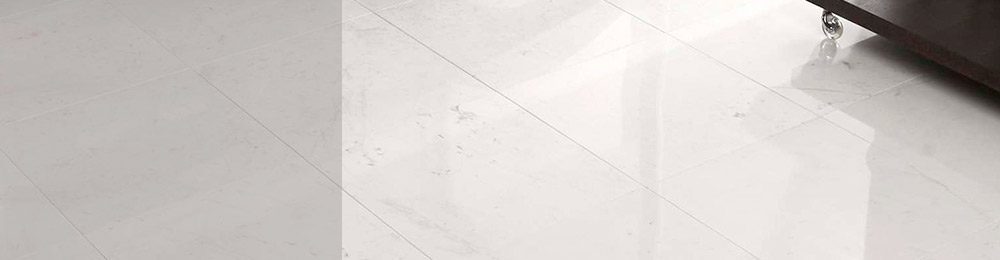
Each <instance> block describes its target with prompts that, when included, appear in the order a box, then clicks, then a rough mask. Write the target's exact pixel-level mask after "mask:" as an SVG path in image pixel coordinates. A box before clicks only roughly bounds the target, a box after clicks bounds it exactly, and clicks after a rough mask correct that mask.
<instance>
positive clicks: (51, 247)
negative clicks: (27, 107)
mask: <svg viewBox="0 0 1000 260" xmlns="http://www.w3.org/2000/svg"><path fill="white" fill-rule="evenodd" d="M56 254H59V255H61V256H63V257H70V258H72V259H102V258H101V256H100V254H99V253H98V252H97V251H96V250H95V249H94V247H92V246H91V245H90V244H89V243H87V241H86V240H85V239H84V238H83V236H81V235H80V233H79V232H77V231H76V230H75V229H73V226H72V224H70V223H69V222H68V221H66V219H65V218H63V217H62V215H61V214H60V213H59V210H57V209H56V208H55V206H53V205H52V204H51V203H49V201H48V200H46V199H45V197H44V196H43V195H42V193H40V192H39V191H38V189H37V188H35V186H34V185H32V184H31V182H30V181H29V180H28V179H26V178H25V177H24V175H22V174H21V173H20V172H19V171H18V170H17V168H15V167H14V165H13V164H11V163H10V161H8V160H7V158H6V157H3V155H0V258H2V259H22V257H23V258H27V259H45V258H48V259H57V258H55V256H56Z"/></svg>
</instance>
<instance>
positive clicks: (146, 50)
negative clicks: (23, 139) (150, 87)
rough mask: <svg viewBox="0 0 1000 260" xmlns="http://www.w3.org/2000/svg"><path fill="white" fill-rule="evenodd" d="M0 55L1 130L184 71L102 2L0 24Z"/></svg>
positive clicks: (86, 0)
mask: <svg viewBox="0 0 1000 260" xmlns="http://www.w3.org/2000/svg"><path fill="white" fill-rule="evenodd" d="M2 9H3V8H0V10H2ZM0 50H3V51H0V61H2V62H0V125H2V124H6V123H10V122H12V121H17V120H20V119H23V118H26V117H30V116H33V115H37V114H41V113H44V112H47V111H51V110H53V109H56V108H59V107H63V106H66V105H69V104H73V103H76V102H80V101H83V100H86V99H88V98H91V97H94V96H96V95H99V94H101V93H106V92H109V91H113V90H116V89H121V88H125V87H129V86H132V85H135V84H138V83H140V82H142V81H145V80H148V79H151V78H153V77H156V76H159V75H163V74H165V73H168V72H171V71H176V70H179V69H181V68H183V65H182V64H181V63H180V62H179V61H177V60H176V59H175V58H173V56H172V55H170V53H168V52H167V51H166V50H163V49H162V48H161V47H160V46H159V45H158V44H157V43H156V42H155V41H154V40H153V39H151V38H149V37H146V36H145V34H144V33H143V32H141V31H139V30H137V29H135V27H134V26H132V25H131V24H129V22H128V21H127V20H126V19H124V17H122V16H119V15H118V14H116V13H115V12H114V11H113V10H112V9H111V8H110V6H109V5H107V4H105V3H104V2H103V1H99V0H78V1H68V2H65V3H59V4H56V5H53V6H49V7H46V8H42V9H40V10H35V11H31V12H29V13H25V14H22V15H16V16H14V17H9V18H7V19H2V20H0Z"/></svg>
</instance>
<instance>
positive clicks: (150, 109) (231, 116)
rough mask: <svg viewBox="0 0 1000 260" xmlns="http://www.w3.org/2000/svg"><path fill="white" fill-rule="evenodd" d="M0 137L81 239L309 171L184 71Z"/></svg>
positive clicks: (23, 125)
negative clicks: (260, 181) (216, 194)
mask: <svg viewBox="0 0 1000 260" xmlns="http://www.w3.org/2000/svg"><path fill="white" fill-rule="evenodd" d="M0 137H2V138H0V145H2V147H4V149H6V150H7V152H8V154H10V156H11V157H12V158H13V160H14V162H15V163H17V164H18V165H19V166H20V167H21V169H23V170H24V171H25V173H26V174H27V175H28V176H31V178H32V179H33V180H34V181H35V182H36V183H37V184H38V185H39V187H40V188H41V189H42V190H43V191H44V192H46V194H48V195H49V197H50V198H51V199H52V200H53V201H54V203H55V204H56V206H57V207H59V208H60V209H62V211H63V212H64V213H65V214H66V215H67V217H68V218H69V219H70V220H71V221H73V222H74V223H75V224H76V225H77V227H79V228H80V229H81V230H82V231H83V232H84V233H85V234H87V233H90V232H94V231H99V230H104V229H106V228H109V227H111V228H113V227H114V225H115V224H116V223H120V222H122V221H126V220H129V219H134V218H135V217H136V216H140V215H142V214H144V213H146V212H149V211H152V210H156V209H159V208H161V207H164V206H165V205H169V204H171V203H175V202H177V201H180V200H184V199H186V198H190V197H191V196H196V195H197V194H203V193H206V192H213V191H215V190H217V189H219V188H220V187H222V186H224V185H227V184H230V183H234V182H238V181H241V180H243V179H246V178H249V177H251V176H258V175H265V176H269V175H274V174H293V173H294V174H298V173H299V172H310V171H315V169H313V168H311V167H309V166H308V165H307V164H306V163H305V161H303V160H302V159H301V158H300V157H298V156H297V155H295V154H294V153H293V152H291V151H290V150H289V149H288V148H287V147H286V146H284V145H283V144H281V143H280V142H278V141H277V139H276V138H274V137H273V136H272V135H270V134H269V133H268V132H267V131H265V130H264V129H263V128H262V127H260V125H258V124H256V123H255V122H254V121H252V120H251V119H250V118H248V117H247V116H246V115H245V114H243V113H242V112H241V111H239V110H238V109H237V108H236V107H235V106H234V105H233V104H232V103H231V102H229V101H228V100H226V99H225V98H224V97H222V96H221V95H220V94H219V93H218V92H217V91H215V90H214V89H212V88H211V87H210V86H208V85H207V83H206V82H205V81H204V80H202V79H201V78H200V77H199V76H197V75H196V74H195V73H194V72H191V71H185V72H182V73H178V74H174V75H171V76H168V77H165V78H163V79H160V80H157V81H154V82H151V83H149V84H146V85H142V86H139V87H136V88H132V89H129V90H126V91H124V92H120V93H116V94H113V95H108V96H105V97H102V98H100V99H97V100H93V101H91V102H88V103H85V104H82V105H80V106H75V107H71V108H68V109H65V110H61V111H57V112H55V113H52V114H49V115H46V116H42V117H38V118H34V119H32V120H28V121H23V122H20V123H18V124H15V125H12V126H9V127H6V128H4V129H2V130H0ZM313 173H314V174H316V173H315V172H313Z"/></svg>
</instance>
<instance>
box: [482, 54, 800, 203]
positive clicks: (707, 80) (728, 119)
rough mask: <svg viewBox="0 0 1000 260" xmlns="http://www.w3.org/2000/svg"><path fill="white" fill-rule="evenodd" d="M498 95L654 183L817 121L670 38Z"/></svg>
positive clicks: (593, 61) (523, 83)
mask: <svg viewBox="0 0 1000 260" xmlns="http://www.w3.org/2000/svg"><path fill="white" fill-rule="evenodd" d="M501 91H502V92H504V94H506V95H507V96H509V97H511V98H512V99H514V100H515V101H517V102H518V103H520V104H522V105H523V106H525V107H526V108H527V109H528V110H529V111H532V112H534V113H535V114H537V115H538V116H539V117H541V118H542V119H543V120H545V121H546V122H548V123H550V124H552V125H553V126H555V127H556V128H557V129H560V130H562V131H563V132H565V133H566V134H567V135H569V137H571V138H573V139H574V140H576V141H578V142H580V143H581V144H583V145H584V146H586V147H588V148H589V149H590V150H592V151H594V152H595V153H597V154H598V155H600V156H601V157H603V158H605V159H607V160H609V161H611V162H612V163H613V164H615V165H616V166H617V167H619V168H621V169H623V170H625V172H627V173H629V174H631V175H633V177H636V178H637V179H641V180H642V181H643V182H645V183H648V184H653V183H655V182H656V181H658V180H660V179H662V178H665V177H668V176H670V175H672V174H676V173H677V172H679V171H681V170H683V169H687V168H690V167H692V166H695V165H698V164H700V163H702V162H704V161H707V160H709V159H712V158H715V157H717V156H720V155H722V154H725V153H728V152H731V151H733V150H735V149H737V148H739V147H742V146H745V145H747V144H751V143H753V142H756V141H758V140H761V139H763V138H766V137H768V136H770V135H773V134H776V133H779V132H781V131H784V130H786V129H789V128H792V127H794V126H797V125H799V124H801V123H803V122H805V121H807V120H809V119H812V118H814V117H815V115H813V114H812V113H810V112H809V111H807V110H805V109H802V108H801V107H799V106H797V105H795V104H794V103H792V102H789V101H787V100H785V99H784V98H782V97H781V96H778V95H777V94H774V92H772V91H770V90H768V89H767V88H765V87H762V86H760V85H757V84H756V83H754V82H753V81H750V80H748V79H746V78H744V77H742V76H741V75H739V74H737V73H735V72H733V71H731V70H729V69H727V68H726V67H724V66H722V65H720V64H718V63H717V62H715V61H713V60H712V59H710V58H709V57H706V56H704V55H701V54H700V53H698V52H696V51H694V50H692V49H690V48H688V47H686V46H683V45H682V44H680V43H678V42H676V41H674V40H670V39H669V38H666V37H661V38H656V39H651V40H648V41H644V42H642V43H637V44H634V45H632V46H629V47H626V48H623V49H620V50H617V51H614V52H611V53H608V54H606V55H602V56H600V57H597V58H595V59H593V60H589V61H586V62H583V63H581V64H578V65H575V66H569V67H566V68H564V69H561V70H558V71H553V72H551V73H548V74H546V75H541V76H538V77H536V78H534V79H532V80H530V81H524V82H521V83H519V84H516V85H512V86H509V87H507V88H504V89H503V90H501Z"/></svg>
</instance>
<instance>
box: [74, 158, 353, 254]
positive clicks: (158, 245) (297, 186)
mask: <svg viewBox="0 0 1000 260" xmlns="http://www.w3.org/2000/svg"><path fill="white" fill-rule="evenodd" d="M295 161H301V159H298V158H290V157H289V158H288V159H287V160H286V162H281V163H284V164H285V165H289V166H292V165H294V166H293V167H282V168H283V169H273V170H266V171H256V172H253V174H255V175H252V176H247V177H246V178H242V179H239V180H236V181H234V182H231V183H227V184H224V185H221V186H219V187H218V188H217V189H215V190H211V191H204V192H201V193H198V194H192V195H191V196H188V197H186V198H183V199H180V200H176V201H172V202H170V203H165V204H161V205H159V207H157V208H155V209H152V210H148V211H146V212H143V213H141V214H137V215H135V216H133V217H131V218H128V219H125V220H121V221H118V222H116V223H114V224H112V225H108V226H105V227H104V228H101V229H98V230H94V231H92V232H89V233H87V236H88V237H90V238H91V240H93V241H94V243H95V244H96V245H97V246H98V247H100V248H102V249H103V250H104V252H105V254H107V255H108V257H109V258H112V259H332V258H334V257H335V256H337V254H339V253H340V252H339V250H338V249H337V246H338V244H340V235H341V232H340V231H341V228H342V227H341V226H340V224H341V223H340V222H339V221H338V220H339V219H340V216H339V214H341V212H340V207H339V202H338V201H339V200H340V199H341V198H340V197H338V193H339V192H340V190H339V189H338V188H336V186H333V184H331V183H330V182H329V180H327V179H326V178H325V177H322V176H321V175H319V173H317V172H316V171H315V170H314V169H311V168H308V167H302V166H301V165H302V164H304V163H301V162H295ZM281 163H277V164H276V165H275V166H277V165H279V164H281ZM275 168H278V167H275Z"/></svg>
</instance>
